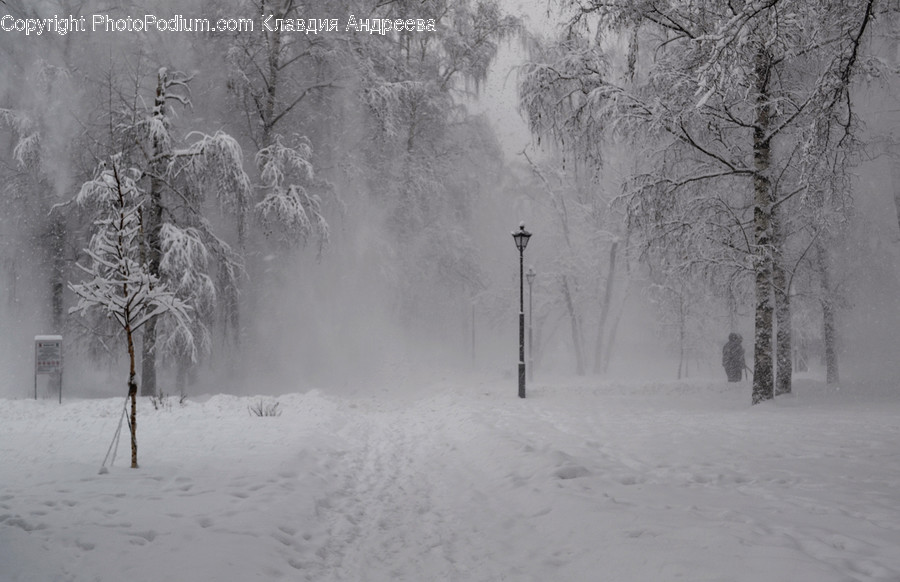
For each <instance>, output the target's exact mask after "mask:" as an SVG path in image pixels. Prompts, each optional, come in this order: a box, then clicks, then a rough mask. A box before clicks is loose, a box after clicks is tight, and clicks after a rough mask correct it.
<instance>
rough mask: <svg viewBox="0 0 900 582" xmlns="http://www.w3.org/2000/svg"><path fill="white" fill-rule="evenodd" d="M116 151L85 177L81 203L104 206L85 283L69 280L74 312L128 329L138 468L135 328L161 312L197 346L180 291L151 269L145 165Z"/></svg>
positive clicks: (131, 425) (133, 435)
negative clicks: (134, 164) (127, 163)
mask: <svg viewBox="0 0 900 582" xmlns="http://www.w3.org/2000/svg"><path fill="white" fill-rule="evenodd" d="M121 161H122V160H121V158H120V157H115V158H113V159H112V160H110V163H108V164H106V166H105V167H103V168H101V169H100V171H99V172H98V174H97V176H96V177H95V178H94V179H93V180H91V181H89V182H86V183H85V184H84V185H83V186H82V187H81V191H80V192H79V194H78V196H77V197H76V202H77V203H78V204H79V205H82V206H93V207H96V208H98V209H99V216H98V217H97V219H96V220H95V221H94V232H93V236H92V237H91V241H90V245H89V246H88V247H87V248H86V249H84V252H85V254H86V255H87V257H88V259H89V264H88V265H86V266H84V265H80V267H81V269H82V270H83V271H84V273H85V274H86V275H87V277H86V278H85V280H84V281H83V282H80V283H72V282H70V283H69V289H71V290H72V291H73V292H74V293H75V295H76V296H77V298H78V302H77V304H76V305H75V307H73V308H72V309H71V310H70V312H72V313H80V314H81V315H83V316H84V315H86V314H89V313H91V312H98V313H99V314H100V315H102V316H105V317H107V318H109V319H111V320H113V321H115V323H116V324H117V325H118V326H119V328H121V330H122V331H123V332H124V337H125V347H126V349H127V351H128V363H129V368H128V398H129V400H130V401H131V417H130V420H129V423H128V426H129V429H130V431H131V468H132V469H137V468H138V449H137V393H138V385H137V380H136V367H135V333H136V332H138V331H139V330H140V329H141V328H143V327H144V326H146V325H148V324H149V323H150V322H155V321H156V320H157V319H158V318H162V317H165V318H168V319H169V320H171V322H172V326H173V334H175V335H179V336H180V337H181V338H182V340H181V341H183V343H184V344H185V345H190V346H193V344H194V339H193V334H192V332H191V328H190V320H191V316H190V313H189V307H188V305H187V304H186V303H184V302H183V301H181V300H180V299H179V298H178V297H176V295H175V293H174V292H173V291H170V290H169V289H168V288H167V286H166V284H165V283H164V282H162V281H161V280H160V279H159V277H158V276H157V275H154V274H153V273H152V272H151V269H150V263H149V262H148V261H147V258H146V257H145V254H144V249H145V244H146V241H145V240H144V233H145V224H144V209H143V204H144V202H145V201H146V200H147V197H146V196H145V194H144V193H143V192H142V191H141V190H140V188H139V187H138V181H139V180H140V179H141V177H142V176H141V171H140V170H136V169H134V168H124V167H122V166H121Z"/></svg>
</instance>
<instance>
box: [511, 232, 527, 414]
mask: <svg viewBox="0 0 900 582" xmlns="http://www.w3.org/2000/svg"><path fill="white" fill-rule="evenodd" d="M512 237H513V240H514V241H516V248H517V249H519V398H525V276H524V271H525V263H524V261H525V247H527V246H528V239H529V238H531V233H530V232H528V231H527V230H525V223H524V222H523V223H521V224H520V225H519V230H518V231H516V232H513V233H512Z"/></svg>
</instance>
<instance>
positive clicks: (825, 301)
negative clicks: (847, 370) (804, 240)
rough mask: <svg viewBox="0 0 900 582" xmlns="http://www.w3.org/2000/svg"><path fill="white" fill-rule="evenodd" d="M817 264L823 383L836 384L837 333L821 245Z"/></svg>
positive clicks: (826, 257)
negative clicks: (819, 292) (823, 353)
mask: <svg viewBox="0 0 900 582" xmlns="http://www.w3.org/2000/svg"><path fill="white" fill-rule="evenodd" d="M816 251H817V254H818V262H819V280H820V282H821V285H822V337H823V339H824V341H825V382H826V383H828V384H837V383H838V382H840V376H839V375H838V354H837V333H836V330H837V328H836V326H835V321H834V311H835V309H834V298H833V296H832V291H831V279H830V277H829V273H828V253H827V252H826V251H825V247H824V246H823V245H821V244H819V245H817V248H816Z"/></svg>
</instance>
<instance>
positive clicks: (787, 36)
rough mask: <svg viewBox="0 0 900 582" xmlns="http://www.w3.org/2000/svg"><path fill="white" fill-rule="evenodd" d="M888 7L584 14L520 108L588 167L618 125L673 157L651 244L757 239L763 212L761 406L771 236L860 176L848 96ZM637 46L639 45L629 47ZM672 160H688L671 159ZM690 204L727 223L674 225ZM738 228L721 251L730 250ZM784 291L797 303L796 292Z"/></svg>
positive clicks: (776, 245)
mask: <svg viewBox="0 0 900 582" xmlns="http://www.w3.org/2000/svg"><path fill="white" fill-rule="evenodd" d="M874 4H875V0H858V1H856V2H850V3H846V2H837V1H826V2H820V3H817V4H816V5H811V4H810V3H808V2H803V1H800V0H767V1H747V2H737V3H736V2H730V3H726V4H723V3H720V2H713V1H711V0H690V1H687V2H675V1H672V2H668V1H663V2H659V1H654V2H639V3H632V4H621V3H618V2H606V1H602V0H601V1H595V2H592V3H591V4H590V5H589V6H588V7H582V6H578V7H575V6H574V5H573V8H575V9H574V10H573V13H574V16H573V17H572V20H571V21H570V23H569V26H568V28H567V36H566V37H565V38H564V39H563V40H561V41H559V42H558V43H556V44H555V45H554V46H553V47H551V49H550V51H549V52H542V53H541V52H538V53H535V58H534V61H533V62H532V63H530V64H528V65H527V66H526V67H525V68H524V71H523V72H524V74H523V78H522V79H523V80H522V83H521V99H522V106H523V109H524V110H525V111H526V113H527V115H528V119H529V122H530V124H531V127H532V130H533V131H534V132H535V133H539V134H543V135H548V136H550V137H552V138H553V139H556V140H558V141H562V140H569V142H570V143H575V144H578V149H577V150H576V152H575V153H576V155H582V156H585V157H588V158H590V156H591V155H592V154H594V153H595V152H596V151H597V148H596V146H593V145H592V141H594V140H593V138H594V137H595V136H601V135H604V134H607V133H608V130H610V129H612V130H615V131H619V132H620V134H621V135H629V136H635V135H639V136H642V137H643V138H644V139H645V141H644V143H647V144H648V145H653V144H655V145H658V146H661V147H662V148H664V149H663V150H662V151H660V152H658V153H656V154H655V155H652V157H650V159H649V162H648V165H647V167H646V170H645V172H644V173H643V174H642V175H640V176H639V179H638V180H635V181H634V182H632V184H633V186H634V187H633V189H632V192H631V194H630V197H629V210H630V211H631V212H632V214H635V211H637V213H638V214H642V215H643V217H644V219H645V222H644V224H646V225H648V226H649V228H650V229H651V236H650V237H649V238H647V237H646V235H647V231H645V240H651V239H652V240H653V241H654V244H660V243H661V242H662V241H663V240H664V239H661V238H659V237H658V236H657V235H659V234H660V233H661V232H666V231H668V233H669V235H670V236H671V234H672V233H679V234H683V233H684V232H685V231H695V232H696V230H697V229H698V228H699V229H700V230H706V229H709V228H710V227H711V226H715V225H719V226H722V225H727V224H728V221H729V220H730V218H732V217H734V220H733V221H731V224H732V225H733V226H734V227H735V228H736V229H737V230H739V231H740V232H742V233H743V232H746V229H745V224H746V220H747V218H746V213H747V211H750V212H751V214H752V222H751V224H752V225H753V227H752V237H751V238H749V239H748V242H749V243H750V245H749V251H750V254H751V255H752V257H753V263H752V267H753V274H754V279H755V281H754V285H755V295H756V299H755V328H756V329H755V342H754V381H753V390H752V402H753V403H754V404H756V403H759V402H762V401H764V400H766V399H769V398H772V396H773V395H774V384H775V382H774V374H773V372H774V370H773V358H772V352H773V313H774V307H773V299H774V292H775V289H774V287H775V284H776V281H775V280H774V276H773V274H774V272H775V271H774V267H773V260H775V259H776V258H778V257H779V253H780V252H782V250H783V249H784V248H786V245H787V244H788V241H786V240H785V238H786V237H784V236H782V234H783V233H781V232H778V233H776V231H775V230H773V229H775V228H777V227H778V226H779V215H780V213H781V212H782V210H783V209H784V208H786V207H787V206H788V205H789V203H793V204H801V203H805V202H807V198H806V197H808V196H811V195H812V194H813V190H816V189H817V187H818V184H816V183H815V182H816V181H817V180H818V178H817V176H820V175H822V174H827V175H840V174H842V173H843V172H845V170H846V162H847V160H848V157H847V156H846V154H845V153H844V154H841V153H838V154H836V153H835V152H846V151H847V150H848V149H852V147H853V145H854V143H853V135H854V133H853V132H854V112H853V108H852V100H851V93H850V88H851V81H852V79H853V76H854V75H855V74H856V73H857V71H858V70H859V68H860V66H861V65H860V58H859V55H860V51H861V46H862V40H863V38H864V36H865V34H866V31H867V29H868V27H869V24H870V22H871V20H872V18H873V8H874ZM594 30H596V31H597V34H596V35H595V34H593V33H592V32H591V31H594ZM623 38H624V39H631V40H630V42H629V43H628V48H627V49H626V50H624V51H621V50H620V49H619V47H621V46H622V43H621V40H622V39H623ZM623 53H624V54H623ZM674 156H678V158H679V161H680V162H681V163H679V164H671V163H669V160H670V159H672V158H673V157H674ZM811 186H814V187H811ZM723 192H737V193H738V196H731V197H730V199H728V198H726V197H725V196H724V195H723V194H722V193H723ZM836 194H838V195H842V194H845V193H844V192H836ZM685 195H688V196H693V197H694V198H695V199H696V201H697V202H698V204H701V205H702V206H703V207H706V208H709V209H713V208H715V207H716V206H719V207H720V212H719V213H716V214H713V215H710V214H709V213H706V214H705V215H701V216H708V217H710V218H707V219H706V221H707V222H705V223H701V222H700V221H697V220H696V218H695V219H694V220H693V221H692V222H690V223H680V224H672V223H671V222H670V220H671V219H673V218H674V217H673V216H672V215H671V214H670V213H669V211H670V210H671V209H672V208H677V207H679V206H680V205H679V204H675V201H676V200H677V197H679V196H685ZM720 202H722V204H719V203H720ZM806 206H811V205H809V204H806ZM806 215H807V216H812V217H814V216H815V213H814V212H807V213H806ZM727 230H730V229H723V230H722V232H720V233H719V235H718V236H717V237H715V238H713V239H711V240H712V241H717V240H718V241H723V242H724V243H725V244H727V243H728V241H730V240H731V238H732V236H733V232H726V231H727ZM691 238H692V239H694V240H699V239H696V238H694V237H691ZM709 242H710V241H709V240H707V241H706V243H705V244H704V246H707V247H708V246H709ZM694 250H695V252H699V248H695V249H694ZM779 281H782V279H779ZM779 293H781V294H782V297H786V296H787V290H786V289H780V290H779ZM783 305H784V308H785V309H786V308H787V303H786V301H785V302H784V303H783ZM785 321H787V320H786V319H785ZM783 327H784V329H783V332H784V334H785V335H783V341H782V345H781V346H780V349H781V350H788V351H789V349H790V345H789V341H787V338H789V335H787V334H789V325H787V324H786V325H784V326H783ZM787 357H788V358H789V356H787ZM788 361H789V360H788ZM784 382H785V383H784V384H782V385H781V387H780V391H786V390H788V389H789V385H790V384H789V376H788V375H785V380H784Z"/></svg>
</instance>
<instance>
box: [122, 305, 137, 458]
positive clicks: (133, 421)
mask: <svg viewBox="0 0 900 582" xmlns="http://www.w3.org/2000/svg"><path fill="white" fill-rule="evenodd" d="M126 319H130V316H129V315H127V314H126ZM125 337H126V338H127V339H128V361H129V370H128V398H129V399H130V400H131V418H130V421H129V423H128V428H129V430H130V432H131V468H132V469H137V468H138V462H137V391H138V387H137V382H135V378H134V377H135V373H136V372H135V365H134V358H135V354H134V336H133V334H132V332H131V326H130V325H128V326H127V327H126V328H125Z"/></svg>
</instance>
